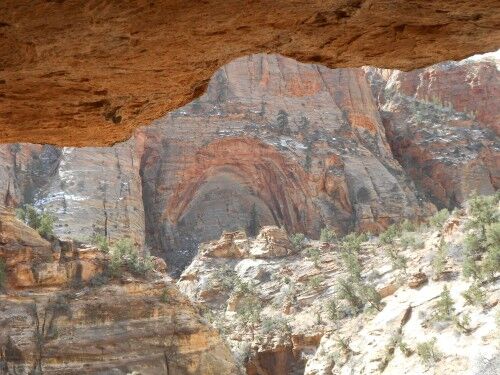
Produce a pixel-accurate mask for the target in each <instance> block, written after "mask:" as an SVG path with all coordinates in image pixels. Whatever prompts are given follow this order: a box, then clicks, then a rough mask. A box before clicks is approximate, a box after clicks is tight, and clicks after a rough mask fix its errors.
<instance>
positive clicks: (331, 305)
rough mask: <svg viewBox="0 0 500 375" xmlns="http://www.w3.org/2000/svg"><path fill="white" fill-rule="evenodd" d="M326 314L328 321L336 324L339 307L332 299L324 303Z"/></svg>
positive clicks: (338, 316)
mask: <svg viewBox="0 0 500 375" xmlns="http://www.w3.org/2000/svg"><path fill="white" fill-rule="evenodd" d="M326 313H327V316H328V319H330V320H331V321H332V322H334V323H337V322H338V320H339V319H340V311H339V307H338V305H337V301H335V299H334V298H331V299H330V300H328V301H327V302H326Z"/></svg>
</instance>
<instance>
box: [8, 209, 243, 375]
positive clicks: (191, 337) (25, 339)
mask: <svg viewBox="0 0 500 375" xmlns="http://www.w3.org/2000/svg"><path fill="white" fill-rule="evenodd" d="M0 225H1V227H0V260H1V261H2V262H4V263H5V264H6V265H7V284H6V289H5V290H4V291H5V293H2V292H1V291H0V374H2V375H13V374H20V375H27V374H34V373H37V374H42V373H43V374H54V375H63V374H64V375H69V374H75V375H76V374H117V375H119V374H123V375H125V374H130V373H141V374H145V375H147V374H150V375H153V374H154V375H156V374H213V375H216V374H217V375H219V374H227V375H234V374H237V373H238V372H237V369H236V367H235V365H234V361H233V358H232V356H231V354H230V352H229V350H228V349H227V347H226V345H225V344H223V342H222V341H221V339H220V337H219V335H218V334H217V332H216V331H215V330H214V329H212V328H210V327H209V326H207V325H206V324H205V323H203V321H202V319H201V317H200V315H199V314H198V310H197V308H195V307H194V306H193V305H192V304H191V303H189V302H188V301H187V300H186V298H185V297H183V296H182V295H181V294H180V293H179V292H178V290H177V289H176V288H175V286H174V285H173V284H172V283H171V280H170V279H169V278H168V277H167V276H165V275H161V274H160V273H156V275H155V276H154V277H151V278H148V279H137V278H134V277H131V276H130V275H123V276H121V277H120V279H119V280H109V279H106V276H104V275H105V274H104V273H103V271H104V270H105V268H106V267H107V259H106V255H104V254H103V253H102V252H100V251H99V250H98V249H96V248H72V246H71V243H66V246H64V247H62V248H55V247H54V246H51V244H49V243H48V242H47V241H45V240H43V239H42V238H40V237H39V236H38V234H37V233H36V232H35V231H34V230H32V229H31V228H28V227H26V226H25V225H24V224H22V223H21V222H20V221H18V220H17V219H15V218H14V217H13V215H12V213H10V212H8V211H6V210H5V209H3V208H0Z"/></svg>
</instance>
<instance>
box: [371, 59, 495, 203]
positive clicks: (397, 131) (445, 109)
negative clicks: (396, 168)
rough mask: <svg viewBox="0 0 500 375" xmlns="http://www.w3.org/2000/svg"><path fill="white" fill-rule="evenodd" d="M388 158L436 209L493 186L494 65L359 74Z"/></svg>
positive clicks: (468, 64)
mask: <svg viewBox="0 0 500 375" xmlns="http://www.w3.org/2000/svg"><path fill="white" fill-rule="evenodd" d="M366 71H367V77H368V80H369V81H370V83H371V86H372V89H373V91H374V97H375V98H376V99H377V103H378V106H379V108H380V115H381V118H382V122H383V124H384V126H385V128H386V134H387V138H388V140H389V143H390V144H391V148H392V151H393V154H394V157H395V158H396V159H397V160H398V161H399V162H400V163H401V165H402V166H403V168H404V169H405V170H406V171H407V173H408V174H409V175H410V176H411V177H412V179H413V181H415V183H416V184H417V185H418V187H419V189H420V190H421V191H422V192H423V193H425V194H426V195H427V197H428V199H429V200H430V201H432V202H433V203H434V204H435V205H436V206H438V207H439V208H442V207H448V208H450V207H455V206H457V205H459V204H460V202H463V200H464V198H466V197H467V196H468V195H469V194H470V193H471V192H473V191H476V192H477V193H480V194H492V193H493V192H494V191H496V190H497V189H498V188H499V186H500V158H499V151H500V143H499V137H498V135H499V132H500V127H499V126H500V118H499V116H500V111H499V110H498V105H497V104H496V103H497V102H498V96H499V95H500V91H499V90H500V74H499V72H498V60H496V61H495V60H491V61H487V60H486V61H476V62H474V61H464V62H447V63H442V64H439V65H436V66H433V67H428V68H425V69H419V70H415V71H412V72H409V73H403V72H399V71H389V70H383V69H374V68H366Z"/></svg>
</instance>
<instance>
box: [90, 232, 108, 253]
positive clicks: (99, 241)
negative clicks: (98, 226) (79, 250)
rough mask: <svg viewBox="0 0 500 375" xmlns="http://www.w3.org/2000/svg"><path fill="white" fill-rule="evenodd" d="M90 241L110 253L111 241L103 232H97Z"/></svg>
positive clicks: (104, 251)
mask: <svg viewBox="0 0 500 375" xmlns="http://www.w3.org/2000/svg"><path fill="white" fill-rule="evenodd" d="M90 243H91V244H92V245H94V246H96V247H97V248H98V249H99V250H101V251H102V252H103V253H109V243H108V240H107V238H106V237H105V236H103V235H102V234H95V235H93V236H92V238H91V239H90Z"/></svg>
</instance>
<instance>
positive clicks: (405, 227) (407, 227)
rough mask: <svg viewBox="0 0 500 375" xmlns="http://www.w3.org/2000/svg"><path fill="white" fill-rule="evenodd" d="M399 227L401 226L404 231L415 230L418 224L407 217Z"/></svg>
mask: <svg viewBox="0 0 500 375" xmlns="http://www.w3.org/2000/svg"><path fill="white" fill-rule="evenodd" d="M399 227H400V229H401V231H403V232H415V231H416V230H417V226H416V225H415V224H414V223H412V222H411V221H410V220H408V219H405V220H404V221H403V222H402V223H401V224H400V225H399Z"/></svg>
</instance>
